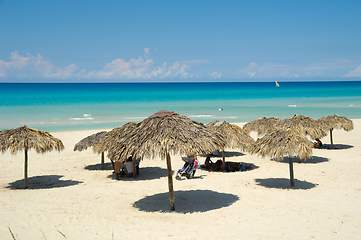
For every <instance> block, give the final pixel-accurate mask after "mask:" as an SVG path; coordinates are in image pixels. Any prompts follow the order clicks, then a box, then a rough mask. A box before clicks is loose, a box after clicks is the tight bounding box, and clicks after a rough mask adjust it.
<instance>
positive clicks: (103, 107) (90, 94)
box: [0, 81, 361, 131]
mask: <svg viewBox="0 0 361 240" xmlns="http://www.w3.org/2000/svg"><path fill="white" fill-rule="evenodd" d="M279 84H280V87H276V86H275V83H274V82H252V83H245V82H240V83H235V82H232V83H231V82H227V83H59V84H58V83H48V84H43V83H39V84H37V83H30V84H27V83H0V130H3V129H10V128H15V127H19V126H22V125H27V126H29V127H34V128H38V129H40V130H45V131H68V130H83V129H105V128H113V127H118V126H120V125H122V124H124V123H126V122H131V121H132V122H140V121H142V120H143V119H144V118H146V117H148V116H150V115H152V114H153V113H155V112H158V111H160V110H169V111H174V112H177V113H179V114H181V115H185V116H187V117H189V118H191V119H193V120H195V121H199V122H203V123H208V122H211V121H214V120H226V121H228V122H231V123H232V122H248V121H252V120H255V119H257V118H261V117H279V118H281V119H284V118H288V117H291V116H293V115H294V114H298V115H305V116H310V117H312V118H314V119H318V118H320V117H323V116H327V115H333V114H338V115H341V116H345V117H347V118H361V82H360V81H352V82H351V81H350V82H279ZM219 109H223V111H219Z"/></svg>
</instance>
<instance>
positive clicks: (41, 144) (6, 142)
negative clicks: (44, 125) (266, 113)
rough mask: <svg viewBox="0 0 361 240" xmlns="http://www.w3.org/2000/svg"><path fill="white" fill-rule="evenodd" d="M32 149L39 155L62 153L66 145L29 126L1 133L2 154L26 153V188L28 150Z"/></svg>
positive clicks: (25, 181) (0, 147)
mask: <svg viewBox="0 0 361 240" xmlns="http://www.w3.org/2000/svg"><path fill="white" fill-rule="evenodd" d="M32 148H33V149H35V151H36V152H37V153H44V152H48V151H52V150H54V149H55V150H57V151H59V152H60V151H61V150H63V149H64V145H63V143H62V142H61V140H60V139H58V138H55V137H53V136H52V135H51V134H50V133H48V132H44V131H40V130H37V129H34V128H29V127H27V126H23V127H18V128H14V129H10V130H3V131H1V132H0V149H1V151H2V152H4V151H6V150H10V152H11V153H12V154H15V153H17V152H18V151H22V150H24V151H25V170H24V184H25V188H27V187H28V150H29V149H32Z"/></svg>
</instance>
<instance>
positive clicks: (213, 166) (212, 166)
mask: <svg viewBox="0 0 361 240" xmlns="http://www.w3.org/2000/svg"><path fill="white" fill-rule="evenodd" d="M221 166H222V160H217V162H215V163H214V162H212V160H211V157H209V156H208V157H207V158H206V161H205V162H204V165H202V167H203V168H205V169H207V170H208V171H221Z"/></svg>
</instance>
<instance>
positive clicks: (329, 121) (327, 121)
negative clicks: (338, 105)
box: [317, 115, 353, 131]
mask: <svg viewBox="0 0 361 240" xmlns="http://www.w3.org/2000/svg"><path fill="white" fill-rule="evenodd" d="M317 121H318V122H319V123H321V124H322V128H323V130H324V131H329V130H332V129H343V130H345V131H351V130H353V122H352V120H350V119H348V118H345V117H342V116H338V115H333V116H327V117H322V118H320V119H318V120H317Z"/></svg>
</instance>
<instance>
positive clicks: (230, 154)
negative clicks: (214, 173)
mask: <svg viewBox="0 0 361 240" xmlns="http://www.w3.org/2000/svg"><path fill="white" fill-rule="evenodd" d="M224 155H225V157H226V158H227V157H228V158H229V157H241V156H244V155H246V154H244V153H240V152H232V151H228V152H227V151H225V153H224ZM208 156H209V157H211V158H222V151H220V152H219V155H218V156H214V155H212V154H208V155H202V157H208Z"/></svg>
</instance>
